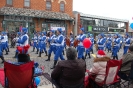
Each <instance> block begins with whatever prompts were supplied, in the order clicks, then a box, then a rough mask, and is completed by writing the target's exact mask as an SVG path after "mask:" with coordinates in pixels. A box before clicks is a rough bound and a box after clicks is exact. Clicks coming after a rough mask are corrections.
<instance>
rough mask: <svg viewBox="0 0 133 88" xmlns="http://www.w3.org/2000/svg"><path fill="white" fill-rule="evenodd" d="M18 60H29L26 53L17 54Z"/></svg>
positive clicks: (23, 61) (22, 61) (24, 61)
mask: <svg viewBox="0 0 133 88" xmlns="http://www.w3.org/2000/svg"><path fill="white" fill-rule="evenodd" d="M18 62H20V63H26V62H30V57H29V55H28V54H18Z"/></svg>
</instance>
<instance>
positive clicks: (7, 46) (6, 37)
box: [5, 32, 9, 52]
mask: <svg viewBox="0 0 133 88" xmlns="http://www.w3.org/2000/svg"><path fill="white" fill-rule="evenodd" d="M5 39H6V40H5V41H6V48H7V51H8V52H9V45H8V36H7V33H6V32H5Z"/></svg>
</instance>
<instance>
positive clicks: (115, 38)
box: [112, 34, 120, 60]
mask: <svg viewBox="0 0 133 88" xmlns="http://www.w3.org/2000/svg"><path fill="white" fill-rule="evenodd" d="M113 44H114V45H113V51H112V55H113V59H115V58H116V59H117V60H118V55H117V53H118V50H119V44H120V40H119V35H118V34H115V35H114V40H113Z"/></svg>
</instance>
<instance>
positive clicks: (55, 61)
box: [51, 60, 57, 69]
mask: <svg viewBox="0 0 133 88" xmlns="http://www.w3.org/2000/svg"><path fill="white" fill-rule="evenodd" d="M56 63H57V60H54V65H53V67H52V68H51V69H54V68H55V66H56Z"/></svg>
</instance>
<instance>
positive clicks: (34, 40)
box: [32, 33, 37, 52]
mask: <svg viewBox="0 0 133 88" xmlns="http://www.w3.org/2000/svg"><path fill="white" fill-rule="evenodd" d="M32 40H33V52H34V50H35V48H36V49H37V33H36V34H34V37H33V38H32Z"/></svg>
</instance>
